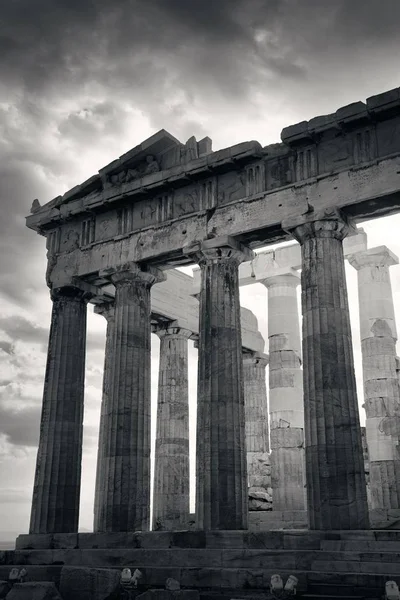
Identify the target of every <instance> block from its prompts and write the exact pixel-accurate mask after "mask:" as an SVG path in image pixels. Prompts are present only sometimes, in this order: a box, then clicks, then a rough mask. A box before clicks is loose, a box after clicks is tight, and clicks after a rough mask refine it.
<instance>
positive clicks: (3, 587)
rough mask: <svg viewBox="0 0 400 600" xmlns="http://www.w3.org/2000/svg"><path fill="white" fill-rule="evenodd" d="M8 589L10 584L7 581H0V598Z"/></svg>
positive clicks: (5, 594)
mask: <svg viewBox="0 0 400 600" xmlns="http://www.w3.org/2000/svg"><path fill="white" fill-rule="evenodd" d="M10 589H11V586H10V584H9V583H8V581H0V598H5V597H6V596H7V594H8V592H9V591H10Z"/></svg>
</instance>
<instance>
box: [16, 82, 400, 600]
mask: <svg viewBox="0 0 400 600" xmlns="http://www.w3.org/2000/svg"><path fill="white" fill-rule="evenodd" d="M281 139H282V143H280V144H273V145H270V146H265V147H262V146H261V145H260V144H259V143H258V142H256V141H250V142H244V143H241V144H237V145H235V146H232V147H230V148H226V149H224V150H219V151H215V152H213V151H212V148H211V140H210V139H209V138H204V139H203V140H200V141H196V139H195V138H191V139H189V140H188V141H187V142H186V144H182V143H181V142H179V141H178V140H177V139H176V138H174V137H173V136H172V135H171V134H169V133H168V132H167V131H165V130H161V131H160V132H158V133H157V134H155V135H153V136H152V137H151V138H149V139H148V140H146V141H144V142H143V143H142V144H140V145H138V146H136V147H135V148H133V149H132V150H130V151H129V152H127V153H126V154H124V155H123V156H121V157H120V158H119V159H117V160H115V161H113V162H112V163H110V164H109V165H107V166H105V167H104V168H103V169H101V170H100V171H99V173H98V174H96V175H94V176H93V177H91V178H90V179H88V180H87V181H85V182H84V183H82V184H81V185H78V186H76V187H75V188H73V189H71V190H70V191H68V192H67V193H66V194H64V195H63V196H59V197H57V198H55V199H54V200H52V201H51V202H49V203H47V204H45V205H44V206H40V205H39V203H38V202H35V203H34V205H33V207H32V211H31V215H30V216H28V217H27V225H28V227H29V228H31V229H33V230H35V231H37V232H38V233H40V234H41V235H44V236H46V238H47V248H48V269H47V275H46V276H47V283H48V286H49V288H50V293H51V297H52V300H53V312H52V322H51V330H50V339H49V351H48V361H47V367H46V378H45V388H44V398H43V412H42V422H41V430H40V443H39V450H38V459H37V466H36V475H35V483H34V491H33V500H32V514H31V524H30V532H29V534H28V535H21V536H20V537H19V538H18V540H17V548H19V550H20V551H21V552H22V551H23V550H24V549H25V550H26V551H27V552H33V551H34V549H35V548H39V547H40V548H54V547H59V548H68V547H72V548H81V549H82V550H81V552H82V553H83V554H82V555H81V556H82V557H83V558H82V560H83V561H84V560H85V558H84V556H86V555H85V551H84V549H85V548H86V549H87V550H88V549H90V548H92V549H93V548H109V547H112V548H120V549H121V548H125V549H126V548H127V546H129V545H130V546H131V547H132V544H133V540H136V541H135V542H134V543H135V544H136V546H135V548H136V552H137V554H135V555H134V560H133V558H132V562H134V564H135V566H137V567H139V568H145V569H146V568H147V567H148V576H147V580H148V583H149V585H150V584H151V583H153V584H154V582H155V581H156V579H157V577H156V574H155V570H153V571H152V570H151V568H150V565H147V566H146V565H143V563H142V562H141V561H145V560H149V559H148V557H147V559H145V555H144V554H141V552H144V550H143V551H142V550H141V549H143V548H160V547H163V548H170V549H171V548H175V550H176V553H175V555H174V556H175V558H174V560H175V562H173V561H172V562H171V563H168V565H167V566H168V568H171V569H172V567H173V568H178V566H179V568H180V569H181V570H180V573H181V574H183V573H184V569H189V568H192V569H193V568H194V567H196V568H197V567H198V566H199V561H200V562H201V561H203V562H201V565H202V567H203V569H206V570H207V569H209V577H211V574H210V573H211V570H212V569H213V568H214V569H216V568H217V569H219V571H218V573H219V575H218V577H220V578H222V579H220V580H221V581H224V582H225V583H223V584H222V583H221V585H220V587H224V586H225V587H227V588H229V589H230V587H231V588H235V587H236V588H237V587H239V588H240V587H246V585H247V586H250V587H254V588H258V587H259V588H261V587H263V585H264V583H265V581H264V579H263V578H265V577H266V575H265V573H266V572H268V573H269V571H268V569H269V570H271V569H270V567H269V565H270V563H268V562H266V563H265V564H264V563H262V565H261V563H259V562H257V561H258V560H259V559H256V558H254V557H253V558H252V556H253V555H250V554H251V549H252V548H254V549H255V548H264V550H265V548H274V549H275V550H276V551H277V552H278V550H279V549H280V550H281V553H280V554H279V552H278V554H277V555H276V556H279V557H281V558H280V560H281V561H282V562H281V563H279V564H278V562H275V563H274V566H273V570H276V569H277V568H280V569H283V570H284V571H285V570H286V571H288V570H289V571H290V570H291V569H292V570H295V571H296V572H297V571H298V572H299V573H300V572H301V573H302V574H304V577H305V579H304V582H305V583H304V585H305V586H306V584H307V582H309V581H311V579H310V577H311V575H310V573H313V572H314V571H315V569H316V570H317V571H318V568H317V566H318V565H319V569H320V570H321V569H322V571H321V572H324V573H325V572H326V573H330V572H331V571H329V568H330V567H329V568H328V563H327V561H328V559H327V558H324V556H325V555H324V552H326V551H328V550H329V549H330V550H332V547H331V546H329V543H331V542H332V543H333V542H334V541H335V540H336V541H338V543H339V542H340V543H342V541H343V540H345V541H346V540H350V541H351V540H359V539H366V540H373V541H374V542H377V543H378V542H379V540H380V539H383V540H385V539H388V538H385V537H382V536H381V537H379V536H380V534H379V535H378V534H377V533H376V531H375V530H374V529H371V526H372V527H374V526H375V528H376V527H377V524H379V525H378V526H379V527H382V521H384V520H385V519H387V520H388V521H389V520H390V518H392V520H393V519H395V518H400V510H399V509H400V456H399V433H400V431H399V427H398V425H397V423H398V421H397V419H398V415H399V406H400V395H399V381H398V363H399V360H398V358H397V355H396V348H395V344H396V340H397V333H396V324H395V319H394V308H393V298H392V293H391V286H390V275H389V267H390V265H393V264H397V263H398V259H397V257H396V256H395V255H394V254H393V253H392V252H391V251H390V249H388V248H386V247H385V246H380V247H378V248H368V244H367V240H366V236H365V233H364V232H363V230H362V228H360V227H359V226H360V225H361V224H362V221H364V220H367V219H371V218H373V217H378V216H385V215H390V214H393V213H396V212H399V210H400V176H399V173H400V89H396V90H392V91H390V92H386V93H383V94H380V95H377V96H373V97H371V98H369V99H367V101H366V103H363V102H355V103H353V104H350V105H348V106H345V107H343V108H340V109H339V110H337V111H336V113H334V114H331V115H325V116H320V117H315V118H313V119H311V120H310V121H308V122H305V121H304V122H301V123H298V124H297V125H293V126H290V127H286V128H285V129H284V130H283V131H282V135H281ZM288 240H293V242H294V243H293V245H291V246H287V247H284V248H281V249H278V250H275V251H267V252H262V253H260V254H258V255H256V254H255V252H254V250H255V249H257V248H261V247H263V246H267V245H268V244H272V243H277V242H279V241H288ZM345 258H346V259H347V260H348V261H349V263H350V264H351V265H352V266H353V267H354V268H355V269H357V271H358V281H359V301H360V323H361V339H362V359H363V374H364V375H363V376H364V388H365V389H364V391H365V409H366V416H367V422H366V438H367V444H368V450H369V478H370V481H369V488H370V490H369V496H370V501H369V505H368V502H367V488H366V479H365V470H364V457H363V445H362V437H361V428H360V420H359V410H358V401H357V393H356V383H355V375H354V362H353V349H352V338H351V330H350V318H349V306H348V299H347V290H346V280H345V270H344V265H345V262H344V261H345ZM193 264H197V265H198V267H199V269H198V271H195V272H194V278H193V281H192V280H191V278H190V277H189V278H188V277H186V276H184V274H183V273H180V272H179V271H176V270H175V268H176V267H177V266H183V265H193ZM300 270H301V274H300ZM256 281H258V282H262V283H263V284H264V285H265V287H266V288H267V292H266V294H267V301H266V311H268V335H269V348H268V354H266V353H265V349H264V340H262V338H261V336H260V334H259V332H258V329H257V323H256V321H255V320H254V316H253V315H252V314H251V312H250V311H245V310H244V309H241V307H240V304H239V285H249V284H251V283H252V282H256ZM299 285H301V297H302V302H301V305H302V306H301V312H302V333H300V315H299V311H298V307H297V296H296V293H297V292H296V290H297V288H298V286H299ZM88 302H91V303H93V304H95V311H96V312H98V313H99V314H102V315H104V317H105V318H106V319H107V341H106V356H105V367H104V385H103V398H102V410H101V423H100V440H99V456H98V471H97V480H96V491H95V506H94V533H93V534H78V533H77V532H78V518H79V492H80V465H81V455H82V418H83V403H84V371H85V365H84V363H85V333H86V312H87V304H88ZM152 332H153V333H156V334H157V335H158V336H159V337H160V339H161V355H160V373H159V390H158V394H159V398H158V413H157V441H156V455H155V463H156V467H155V485H154V488H155V497H154V507H153V508H154V511H153V529H161V531H152V532H151V531H149V530H150V526H151V515H150V335H151V333H152ZM189 339H193V340H195V342H196V345H197V347H198V398H197V447H196V513H195V516H194V517H193V518H194V525H193V526H192V527H191V528H192V531H189V525H188V524H189V520H190V519H189V487H188V470H189V466H188V460H189V450H188V449H189V439H188V421H187V419H188V387H187V343H188V340H189ZM267 364H268V373H269V382H268V383H269V385H268V388H269V418H268V412H267V410H268V409H267V398H266V396H267V394H266V366H267ZM268 430H269V434H268ZM269 453H270V469H271V487H272V496H273V510H272V512H271V514H272V515H273V514H274V512H275V513H279V515H280V516H279V519H278V520H276V521H274V519H273V518H272V520H270V521H269V525H268V520H265V521H264V525H263V526H260V523H258V525H256V524H255V522H254V523H253V525H254V527H253V525H252V521H251V518H250V520H249V495H248V491H249V490H248V487H249V484H250V488H252V487H253V488H264V489H266V485H267V484H266V481H265V480H262V475H260V474H259V473H258V472H257V464H262V462H263V460H264V459H265V457H266V456H267V457H268V456H269ZM257 461H258V462H257ZM254 465H256V466H254ZM252 477H253V478H254V479H253V480H252ZM254 483H256V485H254ZM257 484H259V485H257ZM267 487H268V486H267ZM256 497H257V496H256V495H255V496H254V497H253V498H256ZM396 511H398V512H396ZM295 513H296V514H295ZM250 515H251V513H250ZM301 515H303V517H304V529H303V530H301V529H298V530H297V532H293V528H294V527H299V526H298V525H293V524H292V527H291V528H289V529H290V531H289V530H288V531H287V532H285V530H286V529H288V528H287V527H285V525H284V524H282V522H283V521H284V520H285V519H287V520H288V521H289V522H290V520H292V522H293V521H295V520H296V518H300V517H301ZM396 515H398V516H397V517H396ZM274 529H275V531H272V530H274ZM182 530H185V531H182ZM252 530H253V531H257V532H258V533H257V535H258V536H261V537H258V538H257V540H258V542H256V541H254V539H255V538H250V537H249V531H250V532H251V531H252ZM277 530H279V531H277ZM355 531H356V532H358V533H357V535H356V534H354V535H355V537H354V538H352V537H351V536H352V535H353V534H352V532H355ZM134 532H141V533H140V535H139V534H137V533H135V534H134ZM146 532H148V533H146ZM346 532H347V533H346ZM178 533H179V535H178ZM378 533H379V532H378ZM392 533H395V532H392ZM61 534H62V535H61ZM163 535H164V537H162V536H163ZM384 535H386V534H385V532H384ZM60 536H61V537H60ZM135 536H136V537H135ZM190 536H192V537H190ZM246 536H247V537H246ZM363 536H364V537H363ZM161 539H162V540H168V541H167V542H165V543H166V544H167V545H166V546H162V544H164V542H162V543H161V542H160V540H161ZM390 539H392V541H397V542H398V543H399V544H400V534H399V535H398V537H396V536H393V538H390ZM129 540H130V541H129ZM218 540H219V541H218ZM251 540H253V541H251ZM260 540H262V542H261V541H260ZM271 540H272V541H271ZM273 540H275V541H273ZM160 543H161V546H159V544H160ZM258 543H259V544H261V545H257V544H258ZM343 543H344V542H343ZM49 544H50V545H49ZM54 544H56V546H54ZM57 544H58V546H57ZM73 544H74V545H73ZM152 544H153V545H152ZM168 544H169V545H168ZM252 544H253V545H252ZM254 544H256V545H255V546H254ZM268 544H272V545H268ZM71 545H72V546H71ZM187 547H190V548H191V549H192V550H193V549H194V548H196V549H198V552H197V551H196V552H197V553H195V554H196V556H195V554H193V555H192V554H190V555H189V558H188V557H186V558H185V561H184V562H185V564H184V566H183V564H182V565H181V563H179V565H178V562H179V560H181V561H183V558H176V557H179V556H180V555H179V552H178V551H177V548H186V550H185V552H187ZM28 548H30V550H28ZM202 548H203V549H208V552H211V550H210V549H214V550H212V552H214V553H215V555H213V558H208V559H207V560H209V561H211V563H208V562H207V560H206V558H204V557H205V554H201V549H202ZM216 548H224V549H230V551H231V552H233V549H235V551H236V552H237V555H235V556H236V558H235V559H234V560H233V555H232V556H231V557H230V558H229V557H228V554H229V552H228V550H220V551H219V554H218V555H217V553H216V552H217V551H216ZM311 549H314V550H317V551H318V552H319V553H320V554H319V558H318V559H315V556H314V557H312V556H311V554H310V552H308V550H311ZM264 550H263V551H264ZM289 550H290V552H294V551H295V550H296V551H297V550H299V551H300V550H302V552H300V553H299V554H297V555H296V556H297V558H296V557H295V558H293V556H294V554H295V552H294V554H293V556H292V554H290V552H289ZM353 550H354V548H353ZM304 551H305V552H304ZM354 551H355V550H354ZM99 552H100V550H99ZM115 552H116V553H117V551H115ZM163 552H164V551H163ZM225 552H228V554H225ZM240 552H241V553H242V554H240ZM246 552H248V553H250V554H249V555H248V556H247V554H246V557H247V558H246V557H245V553H246ZM288 552H289V554H290V557H289V554H288ZM243 553H244V554H243ZM117 554H118V553H117ZM239 554H240V556H241V557H242V558H240V557H239ZM258 554H260V550H259V551H258ZM300 554H301V555H302V556H300ZM167 555H168V551H167V550H165V556H167ZM97 556H100V555H97ZM115 556H116V554H115ZM118 556H120V555H118ZM121 556H122V550H121ZM124 556H125V557H126V554H125V555H124ZM146 556H147V555H146ZM168 556H169V555H168ZM210 556H211V555H210ZM329 556H330V558H329V561H333V560H334V559H333V558H332V556H331V554H330V555H329ZM132 557H133V554H132ZM190 557H192V558H190ZM65 560H67V559H65ZM102 560H103V566H105V565H106V564H107V560H106V559H105V558H104V557H103V559H102ZM160 560H162V559H160ZM260 560H261V559H260ZM274 560H275V559H274ZM315 560H316V561H317V562H315ZM324 560H325V562H324ZM349 560H351V559H349ZM358 560H359V561H360V560H362V559H360V558H358ZM99 561H100V559H99ZM176 561H177V562H176ZM191 561H192V562H191ZM252 561H255V562H252ZM296 561H298V562H296ZM307 561H308V562H307ZM313 561H314V562H313ZM318 561H319V563H318ZM100 562H101V561H100ZM65 564H67V563H65ZM83 564H84V563H83ZM115 564H116V563H115V561H114V563H113V565H114V566H115ZM119 564H122V563H119ZM360 564H361V563H360ZM163 565H164V563H163ZM215 565H217V566H215ZM322 565H323V566H322ZM124 566H126V565H125V564H124ZM233 567H234V569H235V573H236V571H237V574H235V575H233V574H230V575H229V576H228V574H227V572H225V571H227V570H229V569H231V570H232V568H233ZM261 567H262V569H263V574H262V575H257V572H258V571H257V569H259V568H261ZM157 568H158V567H157ZM338 568H339V567H338ZM374 568H375V567H371V566H369V570H368V568H365V569H362V573H364V574H365V577H367V575H366V574H367V573H369V574H372V573H376V574H384V573H387V571H384V570H383V571H382V569H381V570H379V569H378V570H377V571H374ZM385 568H386V569H389V567H385ZM371 569H372V570H371ZM167 570H168V569H167V568H166V566H165V565H164V571H163V573H164V574H165V573H166V571H167ZM339 570H340V569H339ZM244 571H246V573H247V574H245V573H244ZM333 571H335V568H334V569H333ZM389 571H390V569H389ZM146 573H147V571H146ZM389 574H390V573H389ZM392 575H395V573H392ZM182 577H183V575H182ZM185 577H186V575H185ZM212 577H214V579H213V581H216V579H215V578H216V577H217V575H215V574H214V575H212ZM218 577H217V578H218ZM229 577H230V578H231V579H229ZM235 577H236V579H235ZM257 577H258V579H257ZM260 577H261V579H260ZM228 579H229V582H228ZM189 580H190V582H191V583H190V584H189V583H188V584H187V585H188V586H190V585H194V586H195V587H202V585H203V584H202V583H201V581H200V579H199V578H198V579H196V578H195V579H194V580H193V581H195V582H194V583H193V581H192V580H191V579H190V577H189V575H187V581H188V582H189ZM220 580H218V581H220ZM302 581H303V580H302ZM196 582H197V583H196ZM246 582H247V583H246ZM210 587H212V586H210ZM77 597H78V596H77Z"/></svg>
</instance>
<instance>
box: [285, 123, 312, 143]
mask: <svg viewBox="0 0 400 600" xmlns="http://www.w3.org/2000/svg"><path fill="white" fill-rule="evenodd" d="M309 138H310V133H309V131H308V122H307V121H301V122H300V123H296V124H295V125H289V126H288V127H284V128H283V129H282V131H281V140H282V142H283V143H284V144H288V145H289V146H290V145H291V144H293V143H296V142H299V141H307V140H309Z"/></svg>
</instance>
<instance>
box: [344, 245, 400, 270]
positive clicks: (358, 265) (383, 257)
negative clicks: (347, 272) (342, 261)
mask: <svg viewBox="0 0 400 600" xmlns="http://www.w3.org/2000/svg"><path fill="white" fill-rule="evenodd" d="M347 260H348V261H349V263H350V264H351V266H352V267H354V268H355V269H357V271H358V270H359V269H362V268H363V267H384V266H388V267H391V266H392V265H398V264H399V259H398V257H397V256H396V254H395V253H394V252H392V251H391V250H389V248H388V247H387V246H376V247H375V248H369V249H368V250H364V251H361V252H355V253H354V254H350V255H349V256H347Z"/></svg>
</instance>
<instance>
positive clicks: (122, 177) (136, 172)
mask: <svg viewBox="0 0 400 600" xmlns="http://www.w3.org/2000/svg"><path fill="white" fill-rule="evenodd" d="M159 170H160V166H159V164H158V162H157V160H156V159H155V157H154V156H153V155H152V154H149V155H148V156H146V160H145V161H144V162H142V163H139V164H138V165H137V166H136V167H135V168H132V169H125V170H122V171H120V172H119V173H113V174H112V175H105V176H104V178H103V183H104V185H105V186H107V185H108V186H109V185H122V184H123V183H129V182H130V181H133V180H135V179H139V178H140V177H143V176H144V175H149V174H151V173H157V172H158V171H159Z"/></svg>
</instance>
